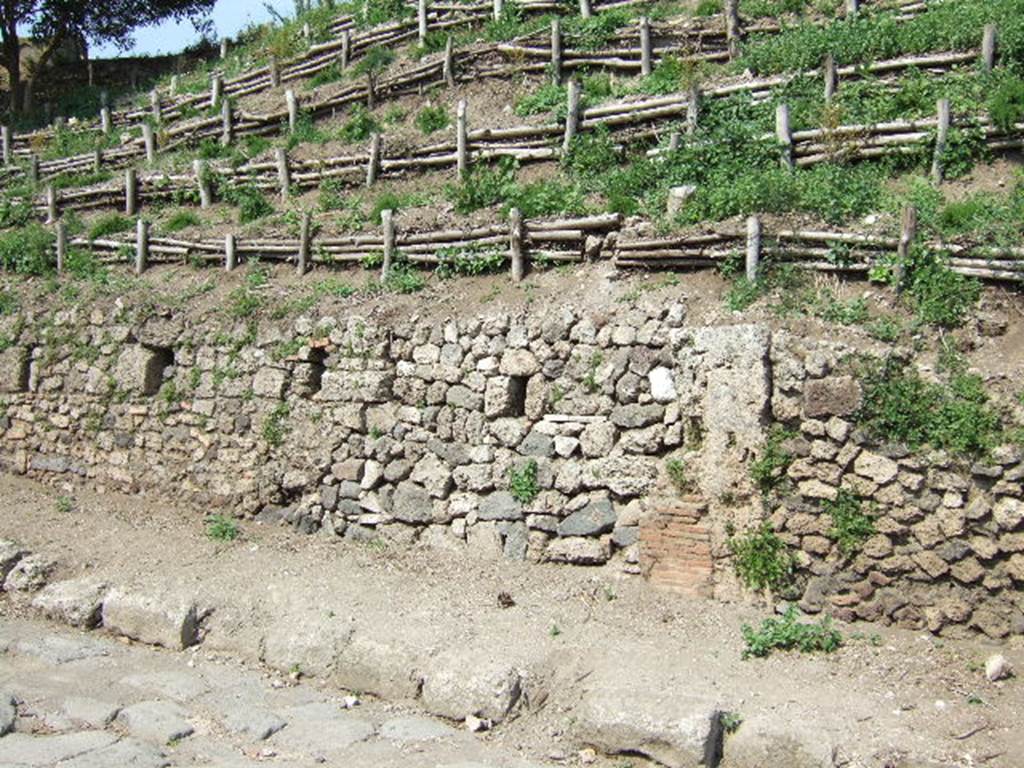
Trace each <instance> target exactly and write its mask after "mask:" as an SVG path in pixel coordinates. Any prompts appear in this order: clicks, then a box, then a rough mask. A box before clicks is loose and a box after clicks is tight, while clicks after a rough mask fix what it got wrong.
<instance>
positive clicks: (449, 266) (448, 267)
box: [436, 246, 507, 277]
mask: <svg viewBox="0 0 1024 768" xmlns="http://www.w3.org/2000/svg"><path fill="white" fill-rule="evenodd" d="M437 256H438V265H437V270H436V271H437V274H438V276H439V277H454V276H456V275H486V274H490V273H493V272H498V271H499V270H500V269H501V268H502V267H503V266H504V265H505V261H506V259H507V256H506V254H505V253H503V252H502V251H500V250H499V251H495V250H491V249H488V247H487V246H477V247H468V248H442V249H441V250H439V251H438V253H437Z"/></svg>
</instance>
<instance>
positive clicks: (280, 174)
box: [276, 147, 292, 202]
mask: <svg viewBox="0 0 1024 768" xmlns="http://www.w3.org/2000/svg"><path fill="white" fill-rule="evenodd" d="M276 154H277V183H278V186H280V188H281V202H285V201H286V200H287V199H288V192H289V190H290V189H291V184H292V174H291V169H290V168H289V167H288V153H287V152H286V151H285V148H284V147H278V148H277V150H276Z"/></svg>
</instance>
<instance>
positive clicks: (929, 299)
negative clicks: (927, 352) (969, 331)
mask: <svg viewBox="0 0 1024 768" xmlns="http://www.w3.org/2000/svg"><path fill="white" fill-rule="evenodd" d="M908 280H909V284H910V285H909V289H908V291H907V298H908V300H909V301H910V303H911V305H912V306H913V307H914V310H915V312H916V313H917V316H918V317H919V318H920V319H921V320H922V321H923V322H925V323H928V324H929V325H936V326H939V327H942V328H957V327H959V326H960V325H962V324H963V322H964V320H965V319H966V318H967V315H968V313H969V312H970V310H971V308H972V307H973V306H974V305H975V304H977V303H978V299H979V298H980V297H981V283H980V282H979V281H978V280H976V279H975V278H973V277H967V276H965V275H961V274H958V273H956V272H954V271H953V270H952V269H950V268H949V267H948V266H946V264H944V263H943V262H941V261H940V260H939V258H938V256H937V255H935V254H924V255H918V256H916V257H915V258H914V259H913V263H912V264H911V268H910V269H909V270H908Z"/></svg>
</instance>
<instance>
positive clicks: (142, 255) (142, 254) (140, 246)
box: [135, 219, 149, 275]
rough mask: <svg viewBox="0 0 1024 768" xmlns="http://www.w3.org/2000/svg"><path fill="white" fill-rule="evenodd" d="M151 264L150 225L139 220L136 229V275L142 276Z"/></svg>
mask: <svg viewBox="0 0 1024 768" xmlns="http://www.w3.org/2000/svg"><path fill="white" fill-rule="evenodd" d="M148 263H149V224H148V223H146V220H145V219H139V223H138V224H137V225H136V229H135V274H136V275H141V274H142V273H143V272H145V271H146V267H147V266H148Z"/></svg>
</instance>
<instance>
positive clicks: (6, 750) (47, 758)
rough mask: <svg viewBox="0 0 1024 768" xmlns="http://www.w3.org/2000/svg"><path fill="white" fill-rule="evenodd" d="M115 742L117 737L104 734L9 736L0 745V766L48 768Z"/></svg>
mask: <svg viewBox="0 0 1024 768" xmlns="http://www.w3.org/2000/svg"><path fill="white" fill-rule="evenodd" d="M117 740H118V738H117V735H116V734H113V733H108V732H106V731H83V732H80V733H62V734H58V735H55V736H33V735H30V734H27V733H12V734H9V735H7V736H4V738H3V741H0V755H2V756H3V763H0V765H5V766H7V765H10V766H15V768H50V766H54V765H57V764H61V765H66V763H65V761H67V760H71V759H72V758H74V757H76V756H78V755H83V754H85V753H88V752H91V751H93V750H99V749H103V748H104V747H109V746H110V745H111V744H113V743H114V742H116V741H117Z"/></svg>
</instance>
